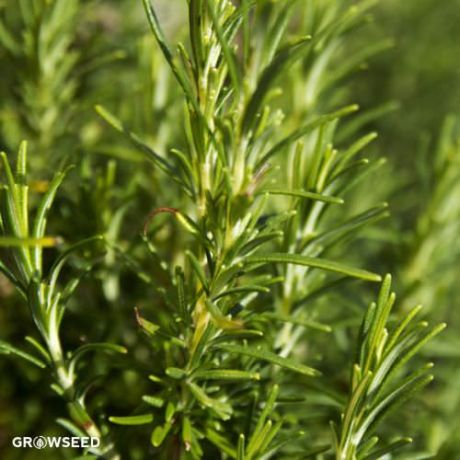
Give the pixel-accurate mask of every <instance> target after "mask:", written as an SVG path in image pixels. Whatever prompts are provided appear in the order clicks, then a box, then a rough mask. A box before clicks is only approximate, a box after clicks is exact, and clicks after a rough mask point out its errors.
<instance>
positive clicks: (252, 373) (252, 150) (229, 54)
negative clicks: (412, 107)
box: [0, 0, 459, 460]
mask: <svg viewBox="0 0 460 460" xmlns="http://www.w3.org/2000/svg"><path fill="white" fill-rule="evenodd" d="M7 3H8V2H7ZM307 3H308V5H307V7H305V5H304V4H303V2H300V1H295V0H292V1H291V0H289V1H284V2H280V1H272V0H261V1H257V2H254V1H250V0H240V1H230V0H188V1H187V2H182V3H181V4H180V5H178V6H177V10H175V15H177V17H178V18H179V19H178V20H177V19H175V22H174V24H173V25H171V24H168V20H167V17H166V15H165V13H164V11H163V8H166V7H167V6H165V5H162V4H161V2H160V7H159V6H158V5H159V3H158V2H153V1H151V0H142V1H139V2H137V3H136V5H137V6H138V7H139V8H138V9H137V10H136V13H133V12H132V11H131V10H132V9H133V8H134V7H133V6H132V4H131V3H130V2H128V1H120V2H106V4H105V3H104V5H102V6H101V5H98V2H88V3H85V2H79V1H77V0H75V1H72V2H64V1H61V0H51V1H37V2H35V1H28V0H24V1H21V2H20V9H19V10H18V11H16V12H15V11H14V9H13V8H12V7H11V5H10V4H8V5H7V6H6V7H5V8H3V6H2V12H4V13H5V14H4V17H3V18H0V42H1V43H2V46H3V48H4V50H3V52H2V54H1V55H0V60H1V62H2V63H4V64H5V65H7V66H10V68H11V69H12V71H13V72H14V74H15V75H18V81H19V86H17V85H16V86H15V88H16V90H15V92H12V93H11V94H10V93H9V92H8V91H4V89H8V88H13V86H14V85H15V83H13V82H12V81H11V79H9V78H4V77H2V81H3V82H4V84H3V86H4V89H3V88H2V93H5V94H7V95H8V96H7V97H8V99H7V100H8V103H7V108H6V110H3V111H2V112H1V116H2V118H4V119H5V120H6V119H8V116H7V114H8V113H14V122H8V123H5V124H4V128H2V129H1V130H0V132H1V142H2V144H3V145H4V146H5V147H7V148H8V150H9V152H11V146H12V144H14V143H17V137H18V136H21V137H31V149H30V150H31V152H32V155H33V151H34V149H37V151H38V152H39V155H38V156H36V157H35V158H32V161H28V159H27V156H28V155H27V150H28V149H27V144H26V143H25V142H22V143H21V144H20V147H19V153H18V155H17V159H16V161H15V164H16V166H15V167H13V166H12V165H13V163H14V161H13V160H12V159H11V156H10V153H9V154H6V153H3V154H2V166H3V188H2V192H1V194H2V196H1V199H2V207H1V221H0V223H1V231H2V235H1V236H0V247H1V255H2V259H1V260H2V262H1V265H0V270H1V272H2V274H3V275H4V281H3V284H4V285H5V286H7V287H3V288H1V286H0V288H1V289H3V290H5V291H8V289H9V288H10V287H11V288H13V287H14V289H15V290H16V293H17V294H13V292H9V294H8V295H7V296H6V297H8V296H10V298H11V299H14V300H11V301H8V302H7V303H10V304H11V305H13V302H16V303H17V304H18V310H19V311H20V312H21V313H18V315H20V316H18V318H21V322H20V324H18V323H16V324H15V325H12V326H11V327H10V328H6V329H5V333H2V338H1V341H0V353H1V354H3V355H7V356H8V357H10V358H12V361H13V362H14V363H20V362H21V361H22V362H23V363H22V364H18V366H19V367H18V368H17V369H16V367H15V368H14V369H15V370H14V376H15V377H14V379H15V378H17V379H24V380H27V378H29V379H31V380H32V381H35V382H46V383H47V387H48V386H51V388H52V390H54V394H55V396H53V399H52V401H53V402H52V409H51V410H50V414H51V416H50V418H51V419H54V418H56V421H57V424H56V423H54V422H53V421H51V420H49V421H48V420H47V422H46V423H43V424H42V425H40V428H42V429H45V430H46V432H51V433H58V434H60V435H63V433H65V432H66V431H67V432H70V433H71V434H73V435H74V436H81V437H84V436H94V437H97V438H99V439H100V440H101V443H100V446H99V447H98V448H97V449H94V448H93V449H88V450H85V451H83V452H81V455H82V456H83V457H82V458H106V459H119V458H123V459H124V458H126V459H131V458H132V459H144V458H158V459H227V458H231V459H236V460H256V459H267V460H268V459H270V458H272V459H281V458H288V457H291V458H299V459H300V458H302V459H304V458H316V459H318V460H319V459H329V458H330V459H333V458H335V459H337V460H355V459H360V460H361V459H377V458H385V459H388V458H428V457H427V456H425V457H423V455H427V454H426V452H425V453H423V449H428V447H427V446H428V445H429V443H427V442H422V441H419V439H418V438H417V436H419V435H420V433H423V434H424V435H426V430H425V429H424V427H420V426H419V424H418V423H417V422H416V421H411V420H410V419H409V423H408V422H407V414H408V413H409V412H408V409H407V407H408V406H407V404H410V402H408V401H407V400H409V399H411V398H412V397H413V396H414V394H417V393H418V392H419V391H420V390H422V389H424V387H425V386H427V385H428V384H429V383H430V382H431V380H432V379H433V375H434V374H433V373H434V371H433V369H432V367H433V363H432V362H431V361H430V360H429V357H428V356H426V355H427V354H428V355H432V356H443V355H442V353H443V352H444V350H445V348H443V345H442V344H443V343H446V342H442V340H443V339H442V337H443V336H444V334H441V335H440V336H439V337H441V339H439V338H437V339H436V340H435V341H431V339H432V338H433V337H434V336H437V334H438V333H439V332H441V330H442V329H444V327H445V324H444V323H443V322H440V321H441V319H444V318H445V316H444V315H443V316H441V315H439V316H436V315H435V314H434V313H433V311H434V310H433V307H432V306H433V305H434V304H435V303H436V299H437V298H438V294H439V291H440V290H442V287H444V286H445V283H443V279H444V280H450V279H451V278H449V277H450V276H453V277H454V276H455V275H454V273H455V271H454V269H453V268H452V266H451V265H454V257H455V254H456V253H454V252H452V253H451V254H450V256H448V255H447V252H448V251H441V252H440V251H437V250H435V249H434V248H436V247H438V246H439V244H440V241H442V240H447V241H451V240H450V238H452V237H453V235H454V234H455V230H456V229H457V227H458V209H457V208H458V206H456V207H454V206H453V205H452V203H454V202H455V190H457V189H458V183H459V177H458V172H457V169H458V168H456V166H458V165H457V159H456V152H457V150H458V148H457V147H458V145H457V144H456V143H455V140H453V139H455V134H454V122H453V121H450V120H451V119H449V120H448V121H447V122H446V128H445V129H444V131H443V134H442V136H441V141H440V142H439V147H438V149H437V153H436V156H435V160H434V162H433V164H429V161H428V160H427V157H426V156H423V155H420V164H419V168H418V171H419V172H420V177H421V183H422V184H423V187H424V192H425V196H426V199H424V200H423V206H420V209H418V210H417V211H418V217H416V218H415V222H416V225H413V226H412V227H411V228H410V229H409V230H407V233H406V234H408V235H409V236H406V235H404V236H399V239H397V241H398V244H399V246H398V244H396V243H394V245H393V249H392V251H390V252H389V251H388V248H387V247H386V246H384V244H388V237H387V238H386V239H385V238H384V237H382V232H385V231H387V232H389V231H390V230H389V229H388V226H389V225H391V224H386V223H384V222H381V221H382V220H384V219H385V220H386V221H388V220H390V221H391V219H392V218H391V217H390V212H389V205H388V203H387V202H385V201H383V202H382V198H383V199H385V198H387V197H389V201H390V203H391V201H392V197H393V194H394V193H395V192H394V190H395V189H397V184H396V185H393V186H388V187H386V185H387V184H390V180H388V181H386V182H385V183H384V184H382V186H381V187H380V189H379V188H378V187H376V182H377V181H378V179H379V178H382V177H385V178H387V177H388V175H389V174H390V173H389V171H390V170H391V168H388V166H386V164H385V163H386V159H385V158H383V157H381V156H379V155H376V151H378V148H377V147H374V144H375V141H376V139H377V133H376V132H374V131H372V130H371V129H370V130H368V126H369V124H370V123H372V122H373V121H374V120H375V119H377V118H378V116H381V115H382V114H383V113H384V112H388V108H393V104H390V105H388V104H387V105H383V106H379V107H377V108H375V107H372V108H365V110H361V109H360V108H359V107H358V105H356V104H355V103H354V98H355V94H354V85H353V84H350V81H351V82H353V81H354V79H355V78H356V73H357V72H359V71H360V70H361V69H363V68H364V67H365V66H366V65H367V62H368V61H371V63H372V61H373V60H374V59H378V56H379V54H380V53H386V52H388V49H389V48H391V45H392V42H391V41H390V40H388V39H387V38H384V39H382V40H380V41H379V40H377V39H376V40H373V41H370V42H369V43H366V44H365V46H362V44H361V43H362V42H361V40H363V38H362V37H363V33H365V32H363V30H368V27H369V19H370V17H371V16H370V14H371V11H372V9H373V8H374V6H375V4H376V2H375V1H368V0H361V1H358V2H356V3H355V4H349V2H347V1H346V0H341V1H315V0H312V1H308V2H307ZM0 5H1V4H0ZM141 6H142V7H143V9H142V8H141ZM99 7H100V8H102V9H101V10H98V9H97V8H99ZM91 8H95V10H94V15H95V16H97V18H98V19H97V20H98V21H102V20H103V21H105V22H104V24H105V25H104V27H105V29H103V31H104V32H105V33H107V34H110V33H113V34H114V35H115V36H117V34H120V35H119V36H122V37H124V39H125V40H126V42H127V43H128V44H127V45H121V46H125V49H120V50H118V49H117V48H114V47H113V44H112V45H108V44H107V43H108V41H107V42H106V41H105V40H106V39H105V38H104V37H103V35H104V34H102V37H101V34H100V31H98V30H97V28H96V29H95V28H94V27H93V26H94V22H91V19H90V18H91V17H92V16H91V14H90V13H89V11H91ZM104 8H105V9H104ZM3 10H4V11H3ZM79 12H82V13H84V14H81V15H80V14H79ZM117 18H118V19H117ZM18 20H19V22H20V23H21V24H23V28H24V33H23V34H22V35H21V34H20V33H19V32H17V31H16V27H17V21H18ZM117 20H120V21H123V20H124V22H125V23H126V24H124V27H125V28H124V29H117V27H121V26H119V25H118V26H117V24H118V23H117ZM110 21H113V23H112V22H110ZM181 21H182V22H183V24H182V25H185V26H184V27H182V25H180V24H181ZM140 24H145V25H146V26H148V30H146V31H145V34H144V35H143V36H142V37H140V38H139V34H138V35H137V36H136V35H135V32H134V30H137V29H138V28H139V27H140ZM92 27H93V28H92ZM112 27H113V30H114V31H112V32H111V30H112V29H111V28H112ZM170 28H172V29H170ZM83 30H85V31H86V32H85V33H83V32H82V31H83ZM371 35H372V34H369V36H371ZM21 37H22V38H21ZM133 37H135V38H133ZM135 40H138V41H137V42H135ZM356 43H358V44H360V46H356ZM91 53H96V54H95V55H96V56H97V57H94V54H93V55H92V54H91ZM93 64H94V65H93ZM29 67H30V69H32V70H31V71H30V72H25V73H24V69H26V68H27V69H29ZM115 70H117V71H118V75H117V72H115ZM108 77H110V78H111V79H113V82H114V83H113V87H112V88H110V87H108V86H109V85H107V81H108V80H107V78H108ZM133 82H135V83H134V84H133ZM131 86H133V87H131ZM119 88H122V89H123V91H122V92H121V93H122V94H123V92H124V94H126V95H127V97H124V96H120V94H118V92H119V91H118V89H119ZM18 89H19V91H17V90H18ZM38 96H40V97H38ZM41 97H44V98H45V100H44V101H43V100H42V99H40V98H41ZM40 101H41V102H40ZM92 105H94V106H95V110H94V111H93V112H91V114H90V113H89V111H88V107H89V106H92ZM82 113H84V114H85V117H84V118H85V119H83V120H82V119H80V115H81V114H82ZM426 151H428V150H426ZM29 156H31V155H30V154H29ZM390 160H391V159H390ZM390 163H391V161H390ZM50 166H51V167H50ZM28 169H29V171H28ZM50 169H55V170H56V171H57V172H55V173H54V177H53V179H51V180H50V181H49V182H48V181H46V180H45V181H44V180H39V177H41V175H43V174H44V173H45V174H50V171H49V170H50ZM394 174H396V173H394ZM39 175H40V176H39ZM31 176H32V177H33V179H34V180H31V179H30V177H31ZM50 176H52V174H50ZM385 180H386V179H385ZM30 192H35V193H30ZM29 193H30V197H29ZM40 194H42V196H41V197H38V195H40ZM389 217H390V218H389ZM385 225H386V227H385ZM382 229H383V230H382ZM398 231H399V229H398V230H393V233H394V234H398ZM55 235H58V236H55ZM382 241H383V244H382ZM399 242H401V243H399ZM455 247H456V246H455ZM398 248H400V249H398ZM398 250H400V251H401V253H404V256H403V257H398V256H397V255H396V254H397V253H398ZM392 256H394V257H393V258H392ZM441 267H447V268H446V269H445V270H446V271H445V273H446V277H447V278H443V277H441V276H439V275H437V273H444V272H441ZM388 268H391V269H392V271H393V272H394V273H395V275H396V280H395V283H396V284H397V285H398V287H400V290H401V296H400V298H401V301H400V302H399V303H396V304H395V298H396V296H395V294H394V293H393V292H392V290H391V284H392V279H391V276H390V275H386V276H384V277H383V276H382V275H381V274H380V273H381V272H385V271H387V270H388ZM428 279H430V280H431V281H430V283H428V282H427V280H428ZM449 283H451V281H448V283H447V284H449ZM377 291H378V292H377ZM2 296H3V294H2ZM374 296H377V300H376V301H375V302H372V301H371V302H370V304H369V300H370V299H371V298H373V297H374ZM419 302H424V303H425V302H426V303H427V304H428V305H427V307H426V310H427V311H428V312H429V313H430V314H431V315H432V316H433V317H434V320H433V322H434V323H436V324H439V325H435V326H429V324H428V321H426V320H425V319H423V320H420V319H418V317H419V316H420V315H421V313H422V312H423V311H424V310H422V309H421V307H420V306H416V305H418V303H419ZM367 304H369V306H367V307H366V305H367ZM6 306H7V307H9V306H10V305H6ZM27 307H28V312H27V310H26V309H27ZM0 331H2V330H1V329H0ZM24 335H26V338H25V342H26V343H24V340H23V339H22V337H23V336H24ZM425 345H426V346H425ZM422 347H423V349H422ZM422 353H425V354H424V355H423V356H422ZM16 360H17V361H16ZM5 361H6V360H5ZM24 364H26V365H25V366H24ZM27 364H30V365H35V367H36V368H37V369H38V371H39V372H37V371H36V370H35V369H34V370H33V371H31V370H29V367H28V366H27ZM442 369H443V372H442V374H443V373H444V369H445V368H444V367H442ZM45 370H48V371H49V372H45ZM40 371H41V372H40ZM447 375H450V374H448V373H447ZM14 379H12V380H14ZM21 381H22V380H21ZM9 391H10V392H11V391H13V390H12V389H11V388H10V389H9ZM423 391H424V393H423V394H428V395H430V394H432V393H434V392H435V391H436V389H434V387H433V386H431V385H430V386H429V387H428V388H427V389H424V390H423ZM430 392H431V393H430ZM446 394H447V393H446ZM37 396H38V399H39V400H43V399H44V398H47V399H48V398H51V396H50V394H49V392H48V391H47V390H45V391H44V392H40V393H37ZM415 398H420V396H417V395H415ZM411 401H414V400H413V399H411ZM415 401H416V402H415V403H414V402H412V404H413V405H415V406H416V405H417V404H419V401H420V399H415ZM27 403H28V400H27V398H26V399H25V401H24V404H25V405H27ZM427 405H428V406H429V405H430V404H427ZM41 407H43V406H41ZM42 410H43V408H42ZM394 413H396V414H397V416H400V414H402V415H401V416H402V417H403V419H404V423H401V425H400V426H396V425H395V424H394V423H391V418H392V417H394V415H392V414H394ZM37 426H39V425H38V424H37V422H36V423H35V426H34V424H33V423H31V424H29V425H25V426H23V428H22V429H23V430H24V432H29V433H30V432H33V433H32V434H33V435H40V434H41V433H40V432H36V430H37ZM13 435H19V433H13ZM412 437H414V447H411V446H409V444H411V442H412V439H411V438H412ZM440 444H441V443H438V444H437V448H439V446H440ZM453 446H454V447H453V448H454V449H455V441H454V442H453ZM411 449H412V450H413V452H415V454H414V455H419V456H417V457H410V455H411V454H410V451H411ZM417 449H419V450H418V451H417ZM5 451H6V452H8V454H7V455H8V456H5V458H20V457H17V452H16V453H15V452H11V449H9V450H8V449H5ZM10 452H11V453H10ZM408 452H409V453H408ZM421 452H422V453H421ZM15 454H16V456H15ZM53 455H56V456H55V457H53ZM74 456H75V451H72V450H69V449H61V450H60V451H59V452H57V453H56V452H52V451H50V457H49V458H74ZM24 458H25V457H24ZM27 458H29V457H27ZM30 458H35V457H33V456H31V457H30ZM446 458H448V457H446Z"/></svg>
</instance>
